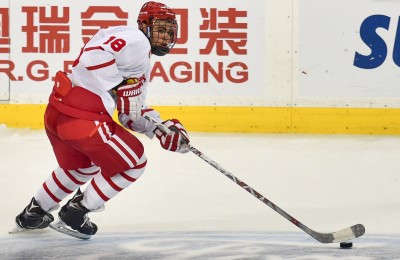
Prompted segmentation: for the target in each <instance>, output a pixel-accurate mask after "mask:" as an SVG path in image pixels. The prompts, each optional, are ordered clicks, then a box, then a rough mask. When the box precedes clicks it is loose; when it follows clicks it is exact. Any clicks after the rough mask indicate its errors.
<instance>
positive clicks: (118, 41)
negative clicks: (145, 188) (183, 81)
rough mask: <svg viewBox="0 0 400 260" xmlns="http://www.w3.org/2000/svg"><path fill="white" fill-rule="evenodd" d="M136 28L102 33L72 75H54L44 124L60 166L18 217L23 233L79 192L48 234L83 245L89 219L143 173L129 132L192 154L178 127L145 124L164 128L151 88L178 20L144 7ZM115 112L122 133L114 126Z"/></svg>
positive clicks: (44, 223) (43, 223)
mask: <svg viewBox="0 0 400 260" xmlns="http://www.w3.org/2000/svg"><path fill="white" fill-rule="evenodd" d="M137 22H138V28H133V27H129V26H116V27H110V28H107V29H100V30H99V31H98V32H97V33H96V34H95V35H94V36H93V37H92V39H91V40H90V41H89V42H88V43H87V44H86V45H85V46H84V47H83V48H82V50H81V52H80V54H79V56H78V58H77V59H76V60H75V62H74V64H73V67H72V72H71V73H70V74H66V73H64V72H61V71H59V72H57V74H56V76H55V84H54V88H53V91H52V93H51V95H50V97H49V103H48V106H47V108H46V112H45V115H44V123H45V129H46V133H47V136H48V138H49V140H50V143H51V145H52V147H53V150H54V154H55V156H56V159H57V162H58V167H57V168H56V169H55V170H54V171H53V172H52V174H51V175H50V176H49V177H48V179H47V180H46V181H45V182H44V183H43V185H42V186H41V187H40V188H39V190H38V191H37V193H36V194H35V195H34V197H33V198H32V200H31V201H30V203H29V204H28V206H26V207H25V209H24V210H23V211H22V212H21V213H20V214H19V215H18V216H17V217H16V219H15V220H16V224H17V228H18V229H19V231H22V230H25V229H43V228H46V227H48V226H49V225H50V223H51V222H53V221H54V217H53V216H52V214H51V213H50V212H51V211H52V210H55V209H57V208H58V207H59V203H60V202H62V200H63V199H65V198H66V197H67V196H68V195H70V194H72V193H74V192H75V195H74V196H73V197H72V199H70V200H69V201H68V202H67V203H66V204H65V205H64V206H63V207H61V209H60V211H59V212H58V217H59V221H54V222H53V223H52V225H51V227H53V228H55V229H57V228H58V229H59V230H58V231H60V232H61V231H63V233H67V234H69V235H72V236H76V237H79V238H84V239H88V238H90V236H91V235H94V234H96V232H97V226H96V224H94V223H93V222H91V221H90V219H89V218H88V216H87V214H88V213H89V212H91V211H98V210H99V209H101V208H103V205H104V204H105V203H106V202H107V201H109V200H110V199H112V198H113V197H115V196H116V195H117V194H119V193H120V192H121V191H122V190H124V189H126V188H127V187H128V186H129V185H130V184H132V183H133V182H135V181H136V179H138V178H139V177H140V176H141V175H142V174H143V172H144V170H145V166H146V161H147V159H146V156H145V153H144V147H143V145H142V143H141V142H140V141H139V140H138V139H137V138H136V137H135V136H134V135H132V134H131V133H130V132H129V131H128V129H129V130H133V131H135V132H137V133H142V134H145V135H146V136H148V137H149V138H153V137H154V136H156V137H157V138H158V139H159V141H160V144H161V146H162V147H163V148H164V149H166V150H169V151H173V152H179V153H185V152H188V151H189V150H188V146H187V143H188V142H189V137H188V134H187V132H186V130H185V128H184V127H183V125H182V124H181V123H180V122H179V120H177V119H169V120H166V121H163V123H162V124H163V125H164V126H166V127H168V128H169V129H171V130H173V131H168V134H166V133H165V132H166V131H160V129H158V128H157V127H156V125H155V124H153V123H152V122H150V121H148V120H147V119H145V117H144V116H150V117H152V118H155V119H157V120H159V121H162V120H161V119H160V114H159V113H158V112H157V111H155V110H154V109H152V108H150V107H148V106H147V105H146V103H145V100H146V89H147V85H148V83H149V79H150V70H151V68H150V57H151V55H152V54H155V55H157V56H164V55H166V54H168V53H169V52H170V50H171V49H172V48H173V46H174V45H175V43H176V39H177V30H178V26H177V21H176V17H175V14H174V12H173V11H172V10H171V9H170V8H169V7H167V6H166V5H164V4H162V3H157V2H147V3H145V4H144V5H143V6H142V8H141V10H140V13H139V16H138V20H137ZM115 108H116V109H117V110H118V118H119V121H120V123H121V125H122V126H123V127H122V126H121V125H119V124H118V123H117V122H115V121H113V119H112V114H113V112H114V110H115ZM85 183H88V184H87V186H86V189H85V190H84V191H83V192H81V189H80V186H82V185H83V184H85ZM14 230H15V229H14ZM15 231H16V230H15ZM16 232H18V231H16Z"/></svg>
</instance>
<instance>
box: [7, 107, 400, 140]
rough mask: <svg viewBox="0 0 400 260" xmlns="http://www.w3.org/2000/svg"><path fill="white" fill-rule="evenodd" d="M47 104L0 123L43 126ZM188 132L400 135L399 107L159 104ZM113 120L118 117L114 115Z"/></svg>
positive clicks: (13, 111)
mask: <svg viewBox="0 0 400 260" xmlns="http://www.w3.org/2000/svg"><path fill="white" fill-rule="evenodd" d="M45 108H46V106H45V105H32V104H18V105H17V104H10V105H9V104H3V105H0V124H5V125H7V126H8V127H14V128H31V129H43V127H44V126H43V113H44V110H45ZM154 109H156V110H157V111H159V112H160V113H161V116H162V118H164V119H168V118H177V119H179V120H180V121H181V122H182V123H183V124H184V125H185V127H186V128H187V129H188V130H189V131H194V132H232V133H309V134H391V135H397V134H400V109H395V108H304V107H302V108H299V107H296V108H289V107H205V106H196V107H186V106H185V107H180V106H159V107H158V106H157V107H154ZM114 119H116V116H115V115H114Z"/></svg>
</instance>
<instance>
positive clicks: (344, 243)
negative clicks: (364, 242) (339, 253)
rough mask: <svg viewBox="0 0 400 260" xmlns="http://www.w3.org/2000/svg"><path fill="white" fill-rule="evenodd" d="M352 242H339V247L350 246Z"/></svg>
mask: <svg viewBox="0 0 400 260" xmlns="http://www.w3.org/2000/svg"><path fill="white" fill-rule="evenodd" d="M352 247H353V243H352V242H342V243H340V248H352Z"/></svg>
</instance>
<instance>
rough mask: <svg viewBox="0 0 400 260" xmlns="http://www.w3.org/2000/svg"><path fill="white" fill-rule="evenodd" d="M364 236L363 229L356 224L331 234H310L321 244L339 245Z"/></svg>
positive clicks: (360, 225)
mask: <svg viewBox="0 0 400 260" xmlns="http://www.w3.org/2000/svg"><path fill="white" fill-rule="evenodd" d="M364 234H365V227H364V226H363V225H362V224H356V225H353V226H351V227H349V228H345V229H342V230H339V231H336V232H332V233H318V232H312V233H311V234H310V235H311V236H312V237H313V238H314V239H316V240H318V241H319V242H321V243H324V244H327V243H341V242H346V241H350V240H352V239H355V238H357V237H360V236H362V235H364Z"/></svg>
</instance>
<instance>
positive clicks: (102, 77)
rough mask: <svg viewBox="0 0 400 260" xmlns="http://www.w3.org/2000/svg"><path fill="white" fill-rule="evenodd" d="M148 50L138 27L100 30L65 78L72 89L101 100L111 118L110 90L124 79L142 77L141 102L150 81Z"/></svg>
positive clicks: (149, 48)
mask: <svg viewBox="0 0 400 260" xmlns="http://www.w3.org/2000/svg"><path fill="white" fill-rule="evenodd" d="M150 56H151V47H150V43H149V40H148V39H147V37H146V36H145V35H144V34H143V33H142V32H141V31H140V30H139V29H137V28H134V27H128V26H116V27H110V28H107V29H100V30H99V31H98V32H97V33H96V34H95V35H94V36H93V37H92V39H91V40H90V41H89V42H88V43H87V44H86V45H85V46H84V47H83V49H82V51H81V53H80V55H79V57H78V58H77V59H76V61H75V63H74V65H73V68H72V73H71V74H69V75H68V77H69V78H70V80H71V81H72V84H73V86H74V87H75V86H79V87H81V88H84V89H86V90H88V91H90V92H92V93H94V94H96V95H98V96H99V97H100V98H101V101H102V103H103V105H104V107H105V109H106V111H107V112H108V114H109V115H110V116H112V114H113V112H114V110H115V101H114V99H113V97H112V96H111V94H110V92H111V91H110V90H111V89H112V88H114V87H115V86H117V85H118V84H120V83H121V82H122V81H123V80H124V79H127V78H141V77H142V78H144V84H143V87H142V95H143V100H145V99H146V93H147V84H148V82H149V80H150Z"/></svg>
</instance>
